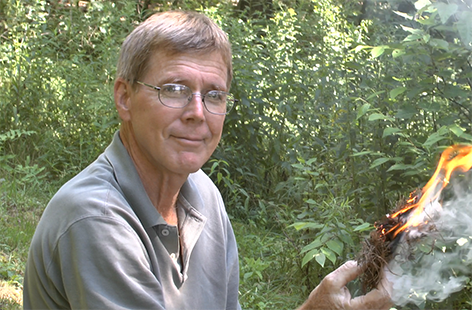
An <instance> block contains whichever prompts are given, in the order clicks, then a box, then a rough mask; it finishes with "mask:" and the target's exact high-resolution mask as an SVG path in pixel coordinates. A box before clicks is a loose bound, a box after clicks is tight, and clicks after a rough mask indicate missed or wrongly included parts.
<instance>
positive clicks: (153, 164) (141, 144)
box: [118, 52, 228, 175]
mask: <svg viewBox="0 0 472 310" xmlns="http://www.w3.org/2000/svg"><path fill="white" fill-rule="evenodd" d="M227 78H228V77H227V68H226V65H225V63H224V62H223V60H222V57H221V56H220V55H219V53H216V52H214V53H210V54H197V55H189V54H176V55H167V54H165V53H162V52H157V53H155V54H154V55H153V56H152V57H151V59H150V62H149V67H148V70H147V74H146V75H145V76H144V77H142V78H141V79H140V81H141V82H144V83H147V84H151V85H155V86H162V85H164V84H168V83H172V84H182V85H186V86H188V87H189V88H190V89H191V90H192V92H193V93H195V92H199V93H202V94H206V93H207V92H208V91H210V90H222V91H228V90H227V89H226V84H227ZM136 87H137V91H131V92H129V95H128V97H127V98H128V99H127V100H126V104H127V109H125V111H120V109H118V110H119V113H120V116H121V118H122V120H123V122H124V123H126V124H124V125H125V126H122V130H124V129H125V128H127V130H128V131H129V135H128V136H129V137H130V138H129V139H130V140H134V141H130V143H129V147H128V148H131V150H128V151H129V152H130V154H131V156H132V158H133V160H134V161H135V163H136V161H138V163H136V164H138V165H140V166H143V167H147V168H149V169H153V170H157V171H158V172H162V173H170V174H182V175H185V174H189V173H192V172H195V171H197V170H198V169H200V168H201V167H202V166H203V164H204V163H205V162H206V161H207V160H208V159H209V158H210V156H211V154H212V153H213V151H214V150H215V148H216V146H217V145H218V142H219V140H220V138H221V132H222V129H223V122H224V119H225V116H224V115H214V114H211V113H209V112H208V111H207V110H206V109H205V107H204V105H203V102H202V99H201V97H200V96H193V98H192V101H191V102H190V103H189V104H188V105H187V106H185V107H184V108H180V109H175V108H169V107H166V106H164V105H163V104H162V103H160V101H159V96H158V92H157V91H156V90H154V89H152V88H149V87H146V86H143V85H136Z"/></svg>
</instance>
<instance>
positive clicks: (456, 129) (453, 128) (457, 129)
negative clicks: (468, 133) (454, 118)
mask: <svg viewBox="0 0 472 310" xmlns="http://www.w3.org/2000/svg"><path fill="white" fill-rule="evenodd" d="M449 130H450V131H451V132H452V133H453V134H455V135H456V136H457V137H458V138H459V137H460V136H462V134H463V133H464V132H465V129H463V128H461V127H460V126H458V125H456V124H452V125H450V126H449Z"/></svg>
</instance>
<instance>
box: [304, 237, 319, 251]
mask: <svg viewBox="0 0 472 310" xmlns="http://www.w3.org/2000/svg"><path fill="white" fill-rule="evenodd" d="M321 245H322V243H321V241H320V239H319V238H317V239H315V241H313V242H312V243H310V244H308V245H306V246H304V247H303V249H302V250H301V251H300V253H305V252H308V251H311V250H313V249H317V248H319V247H320V246H321Z"/></svg>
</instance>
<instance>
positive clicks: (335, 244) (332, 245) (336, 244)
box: [326, 239, 344, 263]
mask: <svg viewBox="0 0 472 310" xmlns="http://www.w3.org/2000/svg"><path fill="white" fill-rule="evenodd" d="M326 246H327V247H328V248H329V249H330V250H332V251H333V252H335V253H336V254H338V255H342V254H343V249H344V243H342V242H341V241H339V240H338V239H334V240H329V241H328V242H326ZM333 263H334V262H333Z"/></svg>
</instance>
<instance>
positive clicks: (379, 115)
mask: <svg viewBox="0 0 472 310" xmlns="http://www.w3.org/2000/svg"><path fill="white" fill-rule="evenodd" d="M377 120H389V121H393V119H392V118H391V117H390V116H386V115H384V114H382V113H372V114H371V115H369V121H377Z"/></svg>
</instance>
